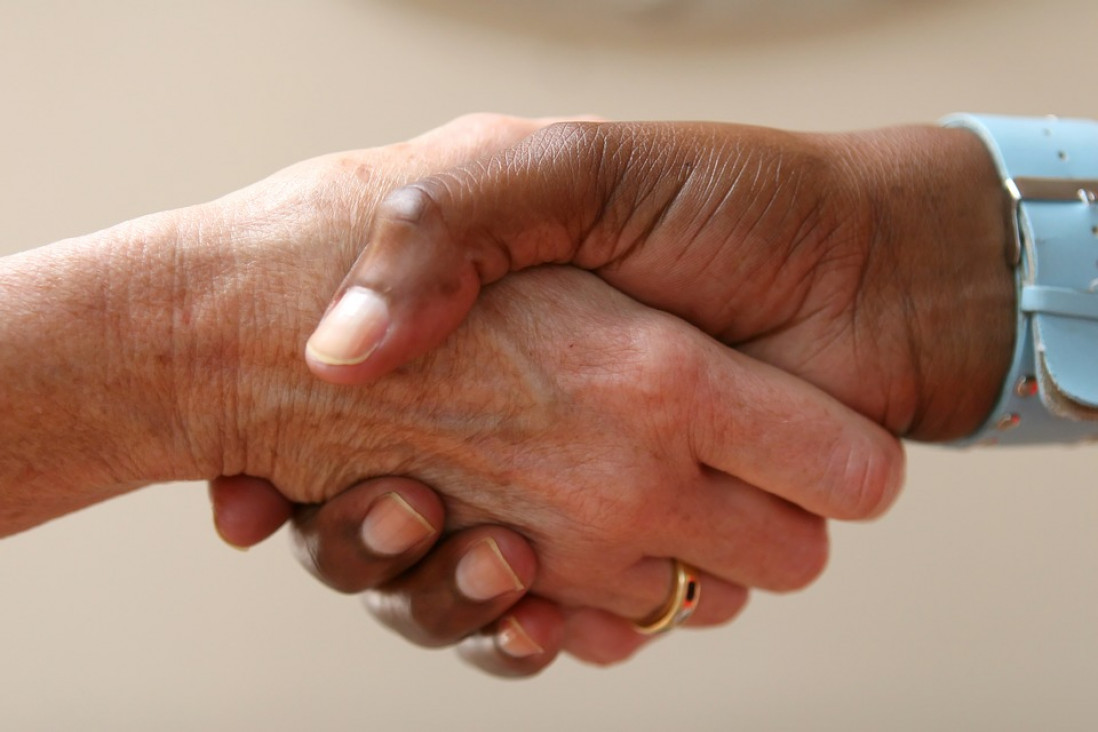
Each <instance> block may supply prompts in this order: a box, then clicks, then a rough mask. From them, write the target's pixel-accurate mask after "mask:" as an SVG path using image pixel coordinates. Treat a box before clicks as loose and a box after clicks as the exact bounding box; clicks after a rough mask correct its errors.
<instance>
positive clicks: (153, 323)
mask: <svg viewBox="0 0 1098 732" xmlns="http://www.w3.org/2000/svg"><path fill="white" fill-rule="evenodd" d="M1001 191H1002V188H1001V184H1000V181H999V176H998V174H997V172H996V169H995V165H994V163H993V162H992V160H991V158H990V157H989V155H988V152H987V150H986V148H985V147H984V145H983V143H982V142H981V141H980V139H979V138H978V137H976V136H975V135H973V134H971V133H970V132H968V131H965V130H958V129H946V128H937V127H908V128H894V129H885V130H880V131H872V132H864V133H856V134H846V135H812V134H793V133H786V132H780V131H775V130H769V129H762V128H753V127H743V126H737V125H727V124H700V123H607V122H589V121H580V122H574V121H571V122H569V121H553V120H524V119H516V118H509V117H499V116H487V115H479V116H471V117H465V118H461V119H458V120H456V121H454V122H451V123H450V124H448V125H446V126H444V127H442V128H439V129H437V130H434V131H432V132H429V133H427V134H426V135H423V136H421V137H418V138H415V139H413V140H411V141H409V142H405V143H400V144H396V145H391V146H388V147H383V148H376V149H372V150H365V151H358V152H352V153H341V154H336V155H331V156H327V157H323V158H318V159H315V160H311V161H307V162H304V163H301V164H298V165H295V166H293V167H290V168H288V169H286V170H283V171H281V172H279V173H277V174H275V175H274V176H272V177H270V178H268V179H266V180H264V181H261V182H259V183H257V184H255V185H253V186H250V187H248V188H245V189H243V190H241V191H238V192H235V193H233V194H230V195H228V196H226V197H224V198H221V199H219V200H216V201H213V202H211V203H207V204H203V205H199V206H194V207H191V208H186V209H180V210H176V211H169V212H165V213H160V214H155V215H152V216H148V217H144V218H142V219H138V220H136V221H132V222H128V223H126V224H122V225H119V226H116V227H113V228H111V229H108V230H105V231H102V232H98V233H96V234H91V235H89V236H86V237H81V238H77V239H72V240H67V241H64V242H59V243H57V244H53V245H50V246H47V247H43V248H40V249H37V250H31V251H28V252H24V253H22V254H19V255H14V256H10V257H6V258H4V259H0V334H2V335H3V342H4V344H5V349H4V351H3V355H0V375H2V377H3V383H4V387H3V389H2V391H0V405H2V407H3V413H4V414H5V415H6V418H5V420H4V423H3V424H2V425H0V438H2V439H0V535H7V534H12V533H14V532H17V531H21V530H24V529H27V528H30V527H32V526H34V525H37V524H40V523H42V522H44V521H46V520H49V519H51V518H54V517H57V516H60V515H62V514H64V513H67V512H70V511H73V510H76V509H79V508H82V507H84V506H87V505H90V504H92V503H94V502H97V501H100V500H104V499H107V498H111V497H115V496H118V495H121V494H123V493H125V492H127V491H130V490H133V489H136V488H138V487H140V486H143V485H147V484H149V483H155V482H163V481H169V480H195V479H205V480H211V481H212V483H211V495H212V499H213V504H214V510H215V521H216V524H217V526H218V528H219V531H220V532H221V534H222V536H223V537H224V538H225V539H226V540H227V541H229V542H230V543H233V544H236V545H241V546H244V545H250V544H253V543H256V542H258V541H261V540H262V539H264V538H266V537H267V536H269V535H270V534H271V533H273V532H274V531H275V530H276V529H278V528H279V527H280V526H281V525H282V524H283V523H285V522H286V521H288V520H290V519H291V518H292V521H293V524H294V529H295V533H296V537H297V543H298V546H299V547H300V549H301V552H300V554H301V559H302V561H303V562H304V563H305V564H306V566H308V567H309V568H310V569H311V570H312V571H313V572H314V573H315V574H316V575H317V576H318V577H319V578H320V579H321V580H322V581H323V582H325V583H326V584H328V585H330V586H332V587H334V588H336V589H338V590H341V591H344V592H355V593H362V592H365V593H366V594H365V598H366V604H367V606H368V607H369V608H370V609H371V611H372V612H373V613H374V614H375V615H376V616H377V617H378V618H379V619H380V620H381V621H382V622H383V623H385V624H387V625H389V626H390V627H393V628H394V629H396V630H397V631H398V632H400V633H402V634H403V635H404V636H406V637H407V638H409V639H410V640H412V641H414V642H416V643H420V644H426V645H446V644H453V643H458V644H459V649H460V651H461V652H462V654H463V655H464V656H465V657H466V658H467V659H469V660H471V661H472V662H473V663H474V664H476V665H478V666H479V667H481V668H483V669H485V670H487V671H490V672H492V673H497V674H501V675H526V674H531V673H535V672H537V671H539V670H541V669H542V668H544V667H545V666H547V665H548V664H549V663H550V662H551V661H552V660H553V658H554V657H555V656H556V655H557V653H558V652H560V651H561V650H565V651H568V652H570V653H572V654H573V655H575V656H577V657H579V658H582V659H586V660H590V661H595V662H610V661H615V660H619V659H622V658H625V657H627V656H628V655H629V654H631V653H632V652H634V651H635V650H636V649H637V648H638V647H639V646H640V645H641V644H642V643H643V642H644V640H645V638H646V637H647V636H646V635H644V634H643V633H638V630H658V629H663V628H666V627H670V626H672V625H676V624H679V623H685V624H686V625H689V626H697V627H702V626H709V625H715V624H719V623H723V622H726V621H727V620H729V619H731V618H732V617H734V616H735V615H736V614H737V612H738V611H739V610H740V609H741V608H742V606H743V604H744V602H745V601H746V598H747V594H748V591H749V589H751V588H760V589H764V590H771V591H788V590H792V589H796V588H799V587H802V586H804V585H805V584H807V583H808V582H810V581H811V580H813V579H814V578H815V577H816V576H818V574H819V573H820V572H821V571H822V569H823V567H824V564H825V562H826V558H827V538H826V526H825V520H826V519H827V518H834V519H865V518H871V517H874V516H876V515H879V514H880V513H881V512H883V511H884V510H885V509H887V507H888V506H889V505H890V504H891V503H892V501H893V500H894V499H895V498H896V496H897V494H898V491H899V488H900V485H901V483H902V479H903V450H902V447H901V444H900V442H899V440H898V438H900V437H908V438H913V439H919V440H928V441H948V440H953V439H957V438H961V437H964V436H967V435H969V434H971V433H973V432H974V431H975V430H976V429H977V428H978V427H979V426H980V425H981V424H983V423H984V422H985V421H986V420H987V418H988V415H989V414H990V413H991V411H992V408H993V407H994V405H995V403H996V399H997V398H998V395H999V392H1000V390H1001V388H1002V384H1003V381H1004V378H1005V376H1006V374H1007V370H1008V367H1009V365H1010V361H1011V354H1012V348H1013V343H1014V338H1015V329H1016V315H1015V282H1014V273H1013V269H1012V266H1011V265H1010V264H1009V263H1008V262H1007V261H1006V260H1005V259H1004V257H1003V256H1002V252H1003V248H1004V245H1005V242H1006V241H1007V240H1008V239H1009V238H1010V236H1011V232H1010V231H1009V230H1008V227H1007V225H1006V222H1005V221H1004V215H1003V211H1004V208H1003V198H1002V194H1001ZM520 270H521V271H520ZM348 272H349V274H348ZM341 281H342V284H340V283H341ZM329 298H331V304H330V306H328V307H327V312H325V307H326V303H327V301H328V299H329ZM322 316H323V317H322ZM318 321H319V325H318ZM302 353H304V354H305V358H302ZM310 371H311V372H312V373H310ZM436 491H437V492H436Z"/></svg>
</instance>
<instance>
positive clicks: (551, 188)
mask: <svg viewBox="0 0 1098 732" xmlns="http://www.w3.org/2000/svg"><path fill="white" fill-rule="evenodd" d="M599 127H600V125H598V124H597V123H584V122H574V123H567V124H564V125H554V126H551V127H547V128H544V129H543V130H541V131H539V132H538V133H536V134H534V135H532V136H531V137H529V138H527V139H526V140H524V141H523V142H522V143H520V144H519V145H518V146H516V147H514V148H511V149H510V150H507V151H504V152H502V153H499V154H497V155H496V156H494V157H492V158H490V159H489V160H488V161H486V162H482V163H477V164H471V165H466V166H463V167H459V168H454V169H452V170H451V171H449V172H447V173H444V174H440V175H436V176H432V177H430V178H426V179H423V180H421V181H419V182H416V183H414V184H411V185H408V186H405V187H403V188H399V189H397V190H395V191H393V192H391V193H390V194H389V195H388V196H387V197H386V198H385V200H384V201H383V202H382V203H381V204H380V205H379V206H378V208H377V210H376V212H375V217H374V222H373V226H372V228H371V232H370V234H369V236H368V239H367V244H366V248H365V250H364V251H363V254H362V255H361V257H360V258H359V260H358V262H357V263H356V264H355V266H354V267H353V269H352V270H351V272H350V274H349V275H348V277H347V278H346V280H345V281H344V283H343V285H342V286H341V288H340V291H339V292H338V293H337V296H336V298H335V300H334V305H333V306H332V307H331V308H330V309H329V311H328V313H327V314H326V315H325V316H324V318H323V320H322V321H321V323H320V325H319V326H318V328H317V330H316V332H315V333H314V334H313V335H312V337H311V338H310V340H309V342H308V345H307V348H306V359H307V361H308V363H309V366H310V368H311V369H312V370H313V371H314V373H316V374H317V375H318V376H320V377H321V378H323V379H326V380H328V381H332V382H335V383H360V382H362V381H366V380H369V379H372V378H376V377H378V376H380V375H382V374H384V373H386V372H388V371H389V370H391V369H392V368H394V367H396V366H398V365H400V364H401V363H404V362H405V361H407V360H409V359H411V358H414V357H416V356H419V355H421V354H423V353H426V352H427V351H429V350H431V349H432V348H433V347H435V346H436V345H438V344H439V343H440V342H441V341H442V339H443V338H445V337H446V336H447V335H448V334H449V333H450V332H452V331H453V330H454V329H455V328H456V327H457V325H458V324H459V323H460V322H461V321H462V320H464V318H465V316H466V315H467V314H468V312H469V309H470V308H471V307H472V304H473V302H474V300H475V299H476V296H477V293H478V292H479V290H480V288H481V286H482V285H484V284H487V283H489V282H493V281H495V280H497V279H499V278H500V277H502V276H503V275H504V274H506V273H507V272H509V271H513V270H517V269H522V268H524V267H529V266H532V265H536V264H541V263H544V262H562V263H563V262H569V261H572V259H573V256H572V255H573V253H575V252H576V246H577V244H578V243H579V242H580V239H582V238H583V237H584V232H586V231H588V230H589V229H590V224H591V223H592V222H593V221H594V220H595V219H596V217H597V215H598V212H599V210H600V209H601V206H602V201H603V199H604V198H605V196H606V195H607V194H606V191H604V190H602V189H601V187H600V186H601V184H600V179H601V176H600V174H599V170H600V167H601V166H603V164H604V162H605V161H604V160H603V158H604V156H605V153H606V150H605V147H604V146H603V145H602V144H600V143H599V139H601V138H600V137H599V133H598V132H597V130H598V129H599ZM611 159H612V160H617V157H616V156H611ZM614 175H615V174H614V173H610V174H609V176H608V177H609V178H611V179H612V178H613V177H614ZM594 249H597V247H588V248H587V250H588V251H590V250H594ZM607 256H609V255H607ZM581 260H582V261H580V262H578V263H579V264H581V265H582V266H587V267H595V266H598V265H600V264H602V263H604V261H603V260H602V255H601V254H595V255H590V254H588V253H586V251H585V253H584V256H583V257H581Z"/></svg>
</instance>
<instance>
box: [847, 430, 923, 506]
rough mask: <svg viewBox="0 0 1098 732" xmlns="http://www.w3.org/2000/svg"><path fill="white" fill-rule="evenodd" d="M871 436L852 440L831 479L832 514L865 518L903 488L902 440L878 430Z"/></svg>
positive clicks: (894, 496)
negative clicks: (834, 476) (838, 469)
mask: <svg viewBox="0 0 1098 732" xmlns="http://www.w3.org/2000/svg"><path fill="white" fill-rule="evenodd" d="M874 437H875V439H870V440H859V441H856V442H854V443H853V444H852V445H851V446H850V447H849V451H848V453H847V454H846V455H845V456H842V459H841V462H842V467H841V469H840V474H839V476H838V477H837V478H836V479H835V483H834V488H833V489H832V493H833V495H834V494H838V495H834V500H833V501H832V503H833V504H834V506H835V507H836V508H835V511H834V512H833V513H834V515H833V516H832V518H839V519H844V520H852V521H869V520H872V519H875V518H879V517H880V516H882V515H883V514H884V513H885V512H887V511H888V509H889V508H891V507H892V505H893V504H894V503H895V502H896V499H897V498H898V497H899V495H900V492H901V491H902V489H903V484H904V479H905V473H906V463H907V457H906V453H905V451H904V448H903V444H902V443H901V442H900V441H899V440H898V439H896V438H895V437H894V436H892V435H890V434H887V433H885V432H884V430H880V434H879V435H875V436H874Z"/></svg>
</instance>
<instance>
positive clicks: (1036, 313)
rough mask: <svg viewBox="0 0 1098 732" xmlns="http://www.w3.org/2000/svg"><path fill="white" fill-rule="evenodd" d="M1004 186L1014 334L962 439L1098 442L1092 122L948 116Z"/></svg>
mask: <svg viewBox="0 0 1098 732" xmlns="http://www.w3.org/2000/svg"><path fill="white" fill-rule="evenodd" d="M942 124H943V125H945V126H947V127H962V128H965V129H968V130H970V131H972V132H974V133H976V134H977V135H979V136H980V138H981V139H982V140H983V141H984V144H985V145H987V148H988V150H989V151H990V152H991V155H992V157H993V158H994V160H995V164H996V166H997V167H998V169H999V174H1000V175H1001V176H1002V178H1003V184H1004V187H1005V189H1006V191H1007V192H1008V193H1009V196H1010V200H1011V204H1012V206H1013V211H1012V214H1013V215H1012V217H1011V219H1012V223H1013V225H1014V228H1015V231H1014V237H1015V238H1014V244H1015V247H1016V249H1015V251H1014V252H1013V258H1014V261H1015V262H1016V264H1017V281H1018V335H1017V341H1016V343H1015V349H1014V359H1013V363H1012V364H1011V370H1010V372H1009V374H1008V376H1007V381H1006V384H1005V385H1004V388H1003V393H1002V396H1001V397H1000V399H999V403H998V404H997V405H996V407H995V410H994V411H993V412H992V414H991V416H990V418H989V419H988V421H987V423H985V425H984V426H983V427H982V428H981V429H980V430H979V431H978V432H977V433H976V434H975V435H973V436H972V437H971V438H969V439H968V440H966V441H965V442H966V443H968V444H971V443H979V442H994V443H1000V444H1034V443H1042V442H1046V443H1047V442H1061V443H1064V442H1077V441H1080V440H1088V439H1098V421H1092V420H1098V204H1096V202H1095V199H1096V197H1098V123H1096V122H1093V121H1090V120H1080V119H1059V118H1056V117H1003V116H996V115H970V114H959V115H952V116H950V117H947V118H945V119H944V120H942Z"/></svg>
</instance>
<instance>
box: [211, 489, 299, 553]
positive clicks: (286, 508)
mask: <svg viewBox="0 0 1098 732" xmlns="http://www.w3.org/2000/svg"><path fill="white" fill-rule="evenodd" d="M209 493H210V503H211V505H212V507H213V520H214V528H216V529H217V533H218V535H219V536H220V537H221V538H222V539H223V540H224V541H225V542H226V543H227V544H229V545H231V546H234V547H237V548H238V549H245V548H247V547H250V546H254V545H255V544H258V543H259V542H261V541H263V540H264V539H266V538H267V537H269V536H270V535H271V534H273V533H274V532H276V531H278V530H279V529H280V528H281V527H282V525H283V524H284V523H286V522H287V521H288V520H289V519H290V516H291V514H292V513H293V504H292V503H291V502H290V501H289V499H287V498H286V497H285V496H283V495H282V494H281V493H280V492H279V491H278V489H277V488H275V487H274V484H273V483H271V482H270V481H268V480H263V479H262V478H253V477H251V476H250V475H234V476H222V477H220V478H214V479H213V480H211V481H210V487H209Z"/></svg>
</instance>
